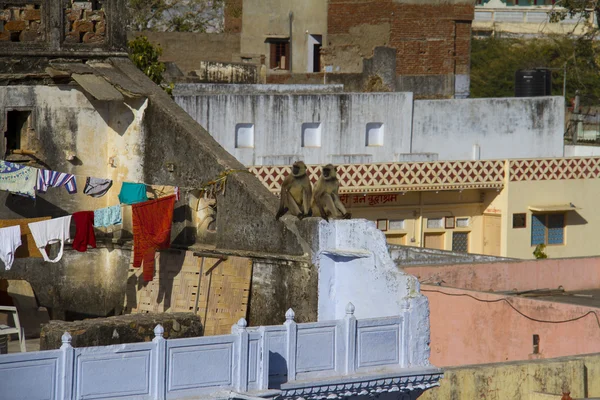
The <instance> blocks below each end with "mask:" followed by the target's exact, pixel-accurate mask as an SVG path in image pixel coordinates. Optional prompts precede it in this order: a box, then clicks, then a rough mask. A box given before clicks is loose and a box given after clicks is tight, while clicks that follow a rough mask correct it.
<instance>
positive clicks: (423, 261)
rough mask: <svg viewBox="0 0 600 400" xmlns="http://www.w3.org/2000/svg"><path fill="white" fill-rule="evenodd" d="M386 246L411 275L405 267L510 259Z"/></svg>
mask: <svg viewBox="0 0 600 400" xmlns="http://www.w3.org/2000/svg"><path fill="white" fill-rule="evenodd" d="M388 247H389V249H390V254H391V256H392V259H393V260H394V261H395V262H396V265H398V267H400V268H403V269H404V270H405V271H406V272H407V273H409V274H411V275H416V274H415V273H413V272H408V270H407V268H410V267H411V266H415V265H448V264H472V263H483V262H494V261H509V260H511V259H510V258H503V257H495V256H486V255H483V254H471V253H459V252H453V251H447V250H437V249H426V248H422V247H415V246H400V245H389V246H388ZM457 287H462V286H457Z"/></svg>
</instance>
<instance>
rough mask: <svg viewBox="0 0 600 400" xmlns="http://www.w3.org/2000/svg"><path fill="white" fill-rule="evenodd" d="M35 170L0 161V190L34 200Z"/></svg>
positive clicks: (36, 171) (36, 172)
mask: <svg viewBox="0 0 600 400" xmlns="http://www.w3.org/2000/svg"><path fill="white" fill-rule="evenodd" d="M37 174H38V170H37V168H32V167H27V166H25V165H20V164H13V163H11V162H8V161H2V160H0V190H6V191H8V192H11V193H15V194H18V195H21V196H27V197H31V198H32V199H35V183H36V179H37Z"/></svg>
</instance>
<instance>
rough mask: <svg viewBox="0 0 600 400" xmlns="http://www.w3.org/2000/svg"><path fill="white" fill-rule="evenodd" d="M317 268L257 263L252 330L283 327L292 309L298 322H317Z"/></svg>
mask: <svg viewBox="0 0 600 400" xmlns="http://www.w3.org/2000/svg"><path fill="white" fill-rule="evenodd" d="M317 287H318V271H317V268H316V267H315V266H313V265H311V264H310V263H307V262H297V261H284V260H254V261H253V263H252V286H251V289H250V304H249V307H248V321H249V324H250V325H252V326H260V325H265V324H269V325H274V324H280V323H281V315H282V314H283V315H284V314H285V312H286V311H287V310H288V309H289V308H293V310H294V312H295V313H296V318H295V321H296V322H316V321H317V298H318V296H317Z"/></svg>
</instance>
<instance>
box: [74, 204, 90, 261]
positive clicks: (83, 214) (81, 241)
mask: <svg viewBox="0 0 600 400" xmlns="http://www.w3.org/2000/svg"><path fill="white" fill-rule="evenodd" d="M71 218H72V220H73V221H75V228H76V230H77V232H76V233H75V238H74V239H73V248H74V249H75V250H77V251H81V252H85V251H87V247H88V245H90V246H92V248H94V249H95V248H96V235H95V234H94V212H93V211H80V212H76V213H75V214H73V216H72V217H71Z"/></svg>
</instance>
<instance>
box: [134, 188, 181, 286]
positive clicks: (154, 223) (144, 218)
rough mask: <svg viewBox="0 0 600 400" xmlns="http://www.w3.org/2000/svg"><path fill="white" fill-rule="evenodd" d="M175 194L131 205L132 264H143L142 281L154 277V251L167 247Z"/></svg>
mask: <svg viewBox="0 0 600 400" xmlns="http://www.w3.org/2000/svg"><path fill="white" fill-rule="evenodd" d="M174 207H175V196H174V195H172V196H167V197H162V198H160V199H157V200H150V201H146V202H143V203H138V204H133V205H132V206H131V209H132V214H133V266H134V268H139V267H140V266H141V265H142V263H143V264H144V274H143V275H144V281H146V282H147V281H151V280H152V279H153V278H154V253H156V251H157V250H159V249H166V248H169V244H170V243H171V224H172V221H173V208H174Z"/></svg>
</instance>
